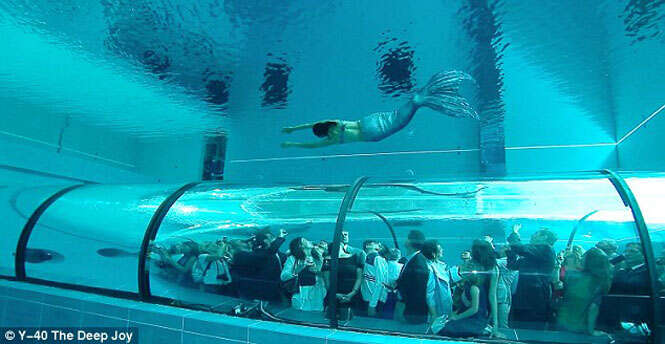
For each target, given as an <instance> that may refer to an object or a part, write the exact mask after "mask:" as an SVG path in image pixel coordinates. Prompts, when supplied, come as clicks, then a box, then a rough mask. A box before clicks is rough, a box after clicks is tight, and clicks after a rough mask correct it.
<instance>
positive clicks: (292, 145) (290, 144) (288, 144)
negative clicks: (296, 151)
mask: <svg viewBox="0 0 665 344" xmlns="http://www.w3.org/2000/svg"><path fill="white" fill-rule="evenodd" d="M295 146H296V143H295V142H282V148H289V147H295Z"/></svg>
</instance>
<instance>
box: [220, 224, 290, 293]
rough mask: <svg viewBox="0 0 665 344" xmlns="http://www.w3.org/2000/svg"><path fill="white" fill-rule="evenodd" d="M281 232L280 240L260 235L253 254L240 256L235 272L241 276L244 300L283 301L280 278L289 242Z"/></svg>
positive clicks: (235, 261) (272, 236) (241, 290)
mask: <svg viewBox="0 0 665 344" xmlns="http://www.w3.org/2000/svg"><path fill="white" fill-rule="evenodd" d="M286 235H287V233H286V230H284V229H281V230H280V233H279V236H278V237H277V238H275V237H274V235H272V233H270V232H266V231H260V232H258V233H257V234H256V235H255V236H254V240H253V241H252V246H253V249H252V250H251V251H242V252H238V253H236V255H235V257H234V258H233V268H234V269H236V270H237V271H238V272H239V275H240V276H239V278H238V291H239V293H240V296H241V297H244V298H247V299H258V300H265V301H281V300H282V295H281V293H280V288H279V286H280V281H281V280H280V274H281V272H282V259H281V257H280V255H279V253H280V252H279V248H280V247H281V246H282V244H283V243H284V240H285V238H286Z"/></svg>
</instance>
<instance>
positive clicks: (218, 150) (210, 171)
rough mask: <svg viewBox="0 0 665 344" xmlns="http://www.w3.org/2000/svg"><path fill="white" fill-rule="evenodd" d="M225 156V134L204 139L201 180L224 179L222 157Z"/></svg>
mask: <svg viewBox="0 0 665 344" xmlns="http://www.w3.org/2000/svg"><path fill="white" fill-rule="evenodd" d="M225 156H226V136H215V137H210V138H208V139H207V140H206V145H205V152H204V154H203V176H202V179H203V180H223V179H224V157H225Z"/></svg>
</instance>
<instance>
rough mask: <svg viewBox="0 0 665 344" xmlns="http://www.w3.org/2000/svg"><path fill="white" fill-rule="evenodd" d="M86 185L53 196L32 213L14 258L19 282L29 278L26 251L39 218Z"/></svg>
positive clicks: (79, 185)
mask: <svg viewBox="0 0 665 344" xmlns="http://www.w3.org/2000/svg"><path fill="white" fill-rule="evenodd" d="M84 185H86V184H76V185H71V186H68V187H66V188H64V189H62V190H60V191H58V192H56V193H54V194H53V195H51V197H49V198H47V199H46V200H44V202H42V203H41V204H40V205H39V207H37V209H35V211H33V212H32V215H30V218H28V221H27V222H26V223H25V225H24V226H23V230H22V231H21V235H20V236H19V239H18V242H17V243H16V253H15V256H14V274H15V276H16V279H17V280H18V281H25V280H26V278H27V276H26V274H25V251H26V249H27V248H28V240H30V234H32V230H33V229H34V228H35V225H36V224H37V221H39V218H40V217H41V216H42V214H44V212H45V211H46V209H48V207H49V206H51V204H53V203H54V202H55V201H57V200H58V199H59V198H60V197H62V196H64V195H65V194H67V193H68V192H70V191H72V190H75V189H78V188H80V187H82V186H84Z"/></svg>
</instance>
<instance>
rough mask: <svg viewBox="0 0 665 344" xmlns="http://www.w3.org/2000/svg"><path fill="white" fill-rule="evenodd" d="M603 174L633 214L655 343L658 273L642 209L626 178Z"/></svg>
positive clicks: (659, 334) (658, 319)
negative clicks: (642, 261) (648, 291)
mask: <svg viewBox="0 0 665 344" xmlns="http://www.w3.org/2000/svg"><path fill="white" fill-rule="evenodd" d="M601 172H602V173H603V174H605V175H607V177H608V179H609V180H610V182H611V183H612V185H613V186H614V188H615V189H616V190H617V193H619V197H621V200H622V201H623V204H624V205H625V206H626V207H628V208H630V211H631V214H632V215H633V221H634V222H635V226H636V228H637V234H638V236H639V237H640V243H641V245H642V252H643V254H644V260H645V264H646V267H647V272H648V274H649V289H650V290H651V295H650V297H651V314H650V315H651V322H652V324H653V329H652V330H653V335H654V342H655V343H662V342H663V339H664V338H663V335H664V334H663V333H662V331H661V330H660V324H661V321H662V319H661V314H660V312H659V310H658V301H659V296H658V285H657V284H656V281H657V280H658V273H657V271H656V258H655V254H654V251H653V244H652V242H651V235H650V234H649V229H648V227H647V224H646V221H645V220H644V215H643V214H642V209H641V208H640V205H639V204H638V203H637V198H635V194H634V193H633V191H632V190H631V189H630V186H628V183H626V180H625V179H624V178H623V177H621V176H620V175H619V174H618V173H616V172H614V171H612V170H609V169H605V170H602V171H601Z"/></svg>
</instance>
